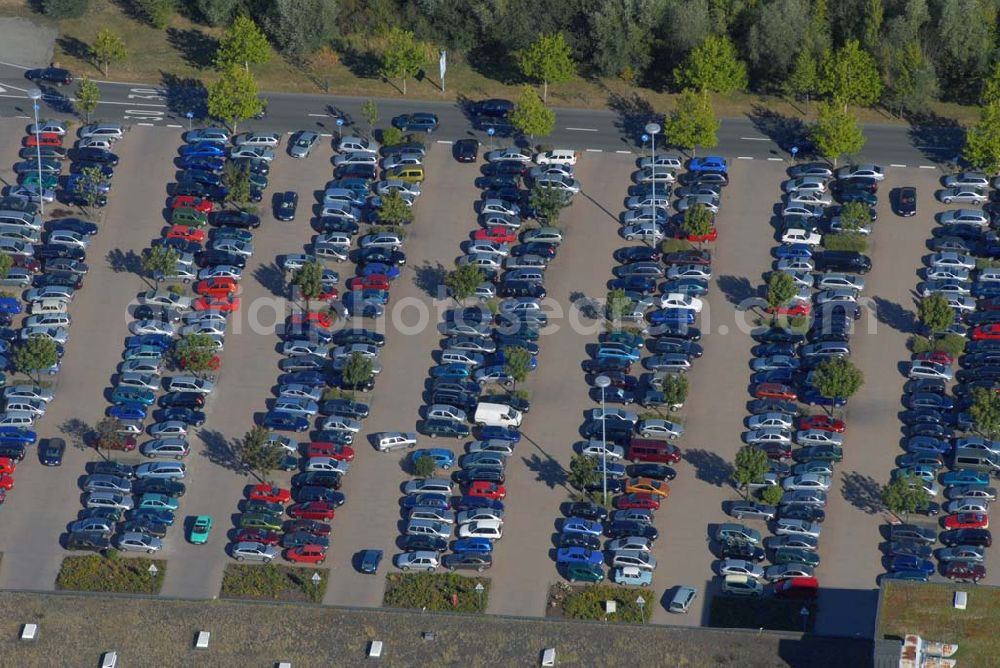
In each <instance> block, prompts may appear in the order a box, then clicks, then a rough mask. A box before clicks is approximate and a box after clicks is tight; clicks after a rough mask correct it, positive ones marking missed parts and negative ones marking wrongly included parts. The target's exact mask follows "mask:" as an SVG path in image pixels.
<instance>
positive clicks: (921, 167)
mask: <svg viewBox="0 0 1000 668" xmlns="http://www.w3.org/2000/svg"><path fill="white" fill-rule="evenodd" d="M920 169H937V167H935V166H934V165H920Z"/></svg>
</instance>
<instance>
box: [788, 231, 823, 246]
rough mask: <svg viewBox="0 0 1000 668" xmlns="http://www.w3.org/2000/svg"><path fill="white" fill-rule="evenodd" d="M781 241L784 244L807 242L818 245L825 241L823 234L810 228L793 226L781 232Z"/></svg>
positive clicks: (809, 244)
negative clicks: (804, 228)
mask: <svg viewBox="0 0 1000 668" xmlns="http://www.w3.org/2000/svg"><path fill="white" fill-rule="evenodd" d="M781 243H783V244H806V245H808V246H818V245H820V244H821V243H823V235H822V234H819V233H818V232H812V231H810V230H803V229H801V228H798V227H793V228H789V229H787V230H785V231H784V232H782V233H781Z"/></svg>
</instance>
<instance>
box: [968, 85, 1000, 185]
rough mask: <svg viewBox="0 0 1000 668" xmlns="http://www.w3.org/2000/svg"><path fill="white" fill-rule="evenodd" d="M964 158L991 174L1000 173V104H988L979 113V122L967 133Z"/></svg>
mask: <svg viewBox="0 0 1000 668" xmlns="http://www.w3.org/2000/svg"><path fill="white" fill-rule="evenodd" d="M962 157H963V158H965V160H966V161H967V162H968V163H969V164H970V165H972V166H973V167H975V168H977V169H981V170H983V171H985V172H988V173H990V174H995V173H996V172H998V171H1000V102H993V103H990V104H987V105H986V106H984V107H983V108H982V111H980V112H979V122H978V123H976V124H975V125H973V126H972V127H971V128H969V130H968V132H966V133H965V147H964V148H963V149H962Z"/></svg>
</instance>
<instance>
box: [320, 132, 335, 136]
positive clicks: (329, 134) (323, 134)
mask: <svg viewBox="0 0 1000 668" xmlns="http://www.w3.org/2000/svg"><path fill="white" fill-rule="evenodd" d="M319 136H320V137H332V136H333V134H331V133H329V132H321V133H320V135H319Z"/></svg>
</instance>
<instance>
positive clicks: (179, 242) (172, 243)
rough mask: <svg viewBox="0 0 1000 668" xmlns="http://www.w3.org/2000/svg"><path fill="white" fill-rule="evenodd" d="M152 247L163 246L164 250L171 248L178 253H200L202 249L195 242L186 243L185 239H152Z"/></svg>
mask: <svg viewBox="0 0 1000 668" xmlns="http://www.w3.org/2000/svg"><path fill="white" fill-rule="evenodd" d="M152 245H153V246H163V247H164V248H173V249H174V250H175V251H177V252H178V253H181V254H184V253H200V252H201V250H202V248H201V244H200V243H198V242H197V241H187V240H185V239H177V238H172V239H166V238H163V237H161V238H159V239H153V244H152Z"/></svg>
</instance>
